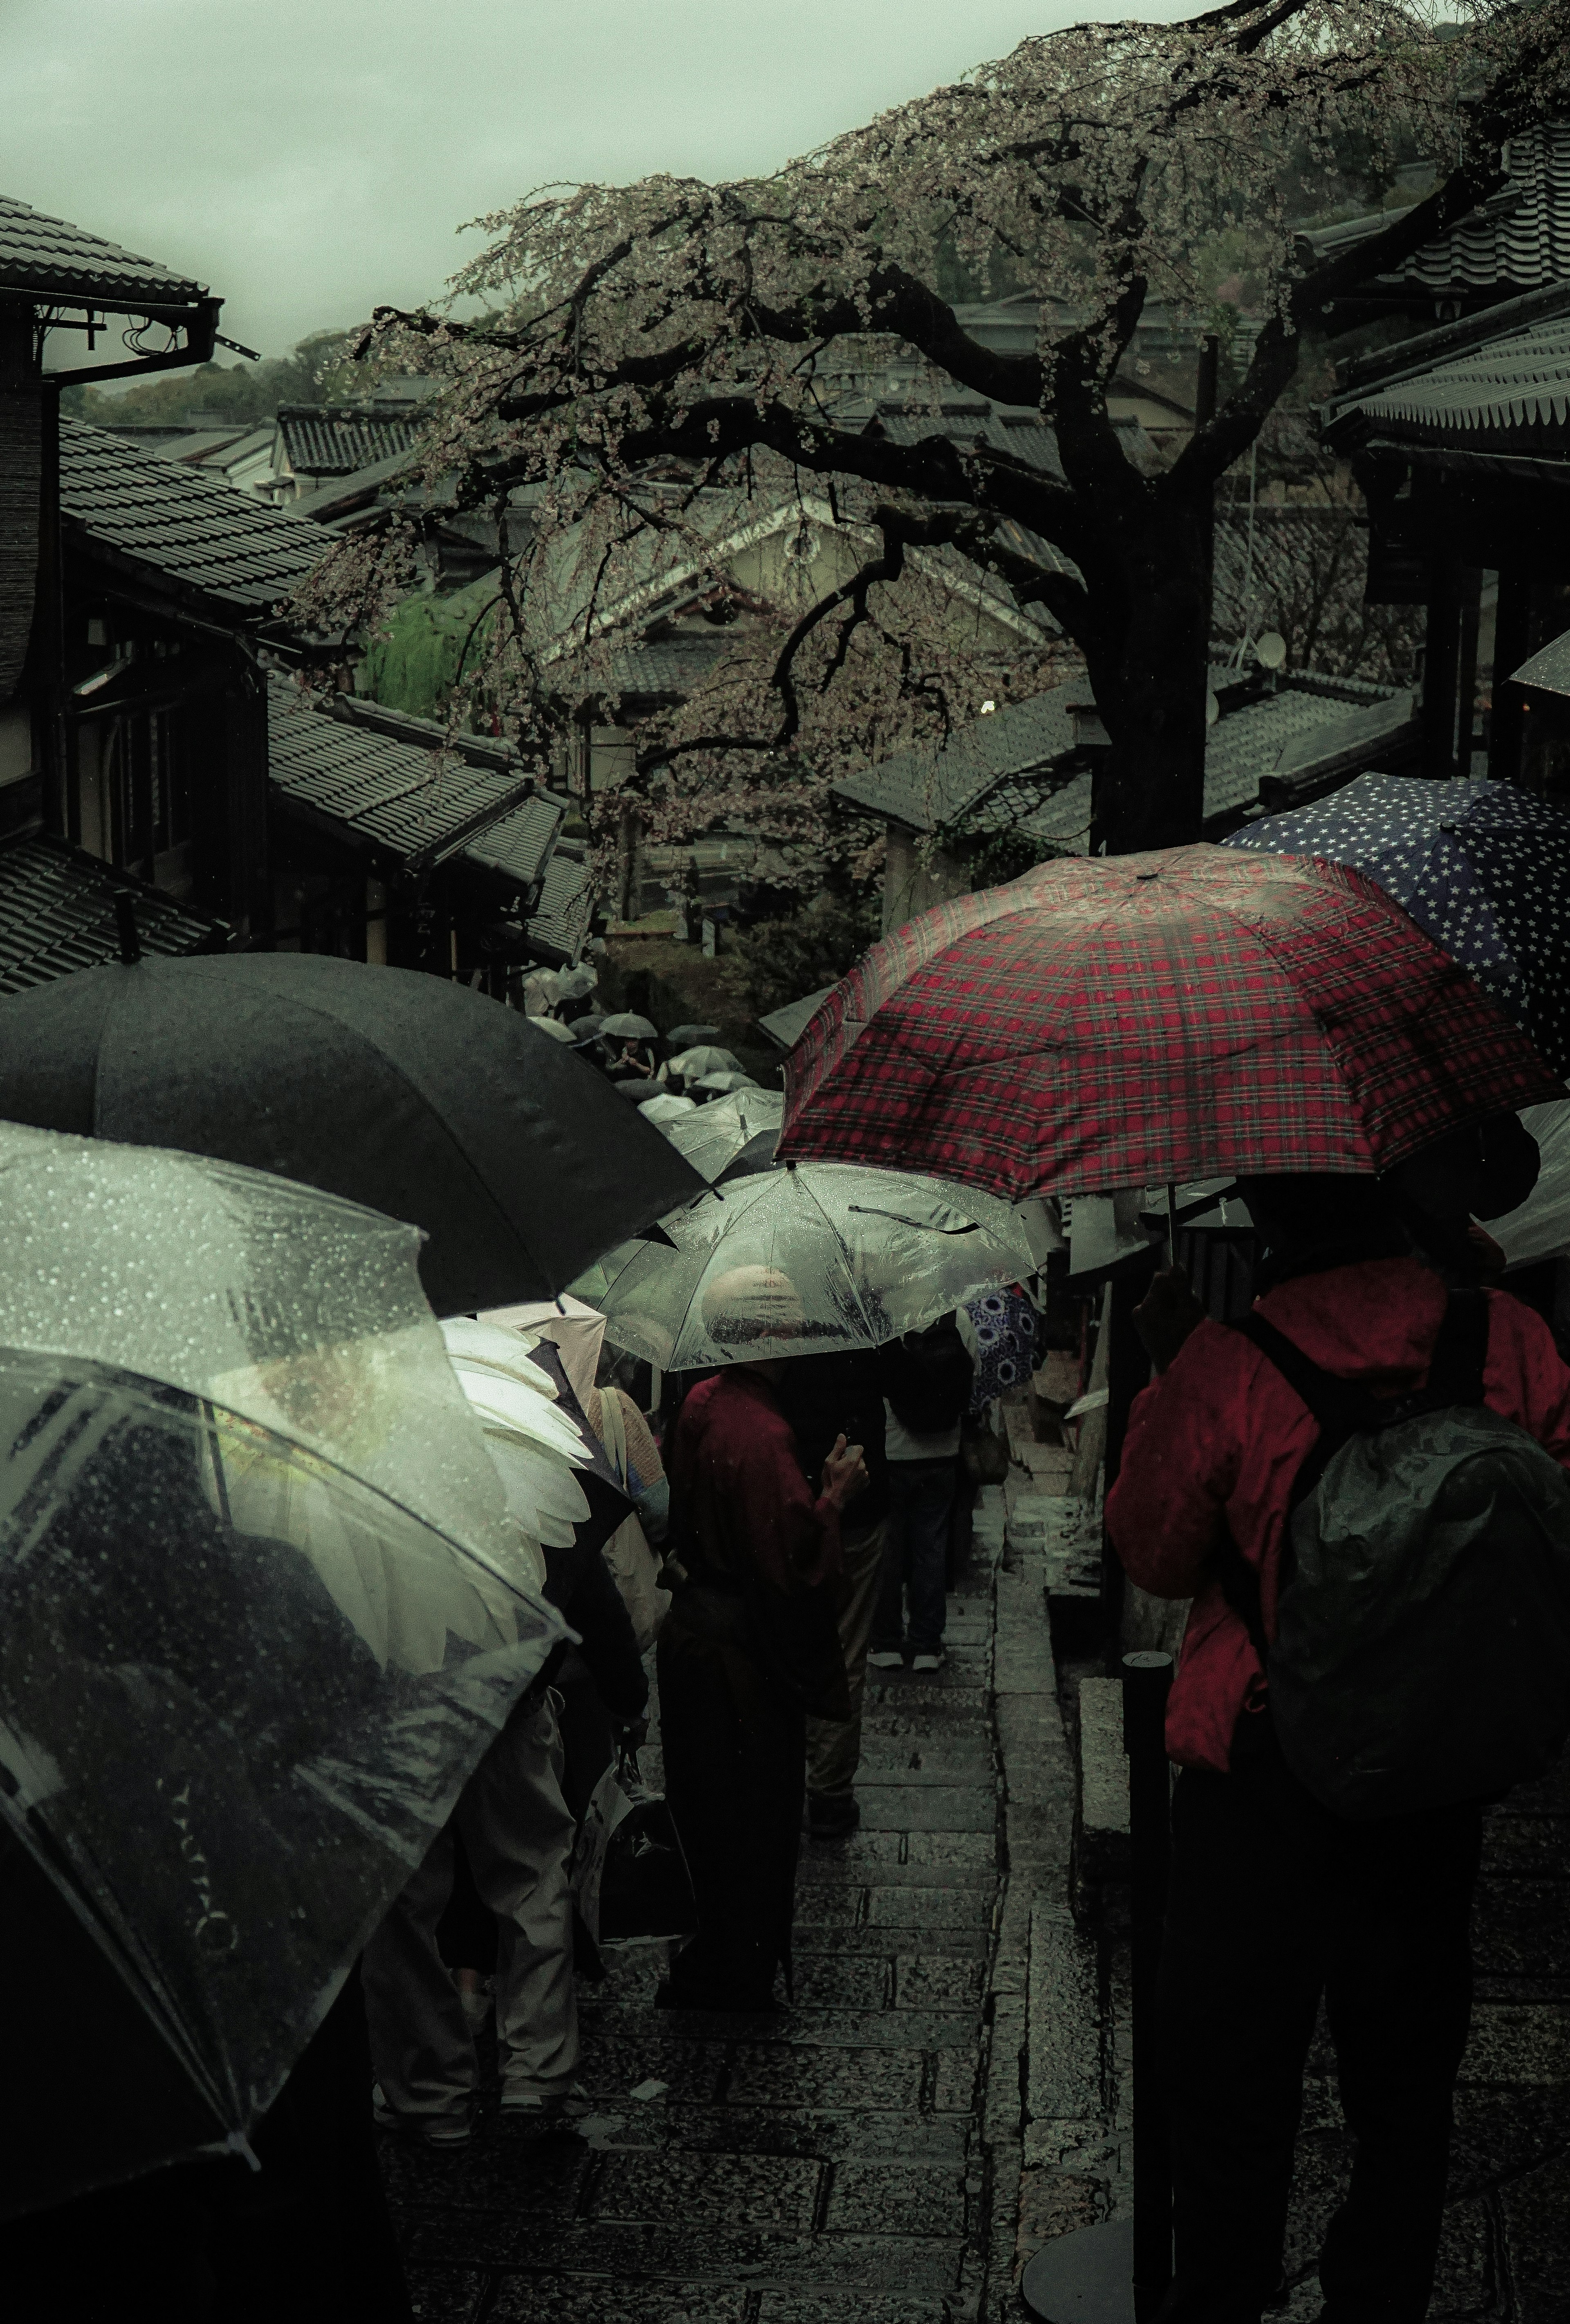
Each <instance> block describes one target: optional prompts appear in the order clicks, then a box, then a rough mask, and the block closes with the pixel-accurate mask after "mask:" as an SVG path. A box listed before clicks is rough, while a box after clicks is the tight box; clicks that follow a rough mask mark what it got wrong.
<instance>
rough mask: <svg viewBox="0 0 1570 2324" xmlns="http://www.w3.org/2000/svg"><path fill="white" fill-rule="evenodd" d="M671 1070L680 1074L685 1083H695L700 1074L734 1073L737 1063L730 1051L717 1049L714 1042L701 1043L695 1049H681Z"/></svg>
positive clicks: (673, 1061) (673, 1060) (671, 1065)
mask: <svg viewBox="0 0 1570 2324" xmlns="http://www.w3.org/2000/svg"><path fill="white" fill-rule="evenodd" d="M670 1070H671V1072H672V1073H673V1074H680V1075H681V1077H682V1079H683V1080H684V1082H695V1081H696V1080H697V1078H698V1076H699V1074H729V1073H734V1072H735V1071H736V1070H737V1063H736V1059H735V1057H734V1056H732V1055H731V1053H730V1050H729V1049H720V1048H716V1047H715V1046H714V1044H713V1042H712V1041H700V1042H699V1043H698V1045H697V1047H695V1048H692V1049H679V1050H678V1051H677V1052H676V1054H675V1056H674V1057H673V1058H672V1059H671V1062H670Z"/></svg>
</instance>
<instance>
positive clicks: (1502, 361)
mask: <svg viewBox="0 0 1570 2324" xmlns="http://www.w3.org/2000/svg"><path fill="white" fill-rule="evenodd" d="M1566 303H1567V305H1570V286H1567V288H1566ZM1399 355H1400V350H1399V348H1393V349H1391V368H1392V369H1394V368H1395V367H1396V362H1397V360H1398V359H1399ZM1330 424H1331V426H1332V428H1333V429H1335V430H1336V432H1342V431H1344V430H1345V429H1347V428H1348V427H1349V426H1350V427H1351V428H1352V429H1354V430H1355V432H1356V433H1357V434H1358V435H1359V436H1360V437H1362V438H1364V439H1367V438H1374V437H1377V438H1381V439H1382V440H1387V441H1390V442H1393V443H1397V444H1413V445H1443V446H1445V447H1446V448H1451V447H1454V448H1455V449H1456V450H1471V451H1480V452H1490V453H1510V452H1538V453H1543V452H1551V453H1560V454H1562V453H1565V452H1566V451H1570V313H1566V314H1563V315H1556V316H1545V317H1544V318H1542V319H1540V320H1539V321H1537V322H1533V323H1529V324H1528V325H1526V326H1525V327H1514V328H1510V329H1508V330H1505V331H1502V332H1501V333H1500V334H1499V335H1498V336H1497V337H1492V338H1488V339H1485V340H1484V341H1483V343H1482V344H1481V345H1480V346H1473V347H1469V348H1467V349H1465V350H1464V352H1463V353H1461V354H1458V355H1449V356H1444V357H1440V358H1439V359H1437V360H1436V361H1435V362H1433V363H1431V364H1428V365H1427V366H1426V367H1425V368H1423V369H1421V370H1419V371H1416V372H1414V373H1412V374H1410V375H1409V377H1407V378H1404V379H1402V378H1397V379H1393V380H1391V381H1389V383H1388V384H1385V385H1380V384H1378V383H1373V384H1372V385H1370V386H1369V387H1368V388H1366V389H1364V390H1363V391H1362V392H1354V393H1352V394H1349V395H1344V396H1341V397H1339V398H1337V400H1336V403H1335V404H1334V406H1333V407H1332V417H1331V423H1330Z"/></svg>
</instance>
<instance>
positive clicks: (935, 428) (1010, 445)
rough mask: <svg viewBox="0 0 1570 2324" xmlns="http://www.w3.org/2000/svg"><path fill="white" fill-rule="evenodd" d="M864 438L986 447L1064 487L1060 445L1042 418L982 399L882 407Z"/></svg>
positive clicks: (892, 441)
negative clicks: (918, 407) (929, 407)
mask: <svg viewBox="0 0 1570 2324" xmlns="http://www.w3.org/2000/svg"><path fill="white" fill-rule="evenodd" d="M864 433H866V434H867V435H869V436H878V437H881V438H883V439H884V441H885V442H886V443H889V444H919V443H921V442H923V439H925V438H932V437H933V436H946V437H948V438H950V441H951V442H953V443H956V444H986V445H988V446H989V447H991V449H992V450H993V451H995V452H1005V453H1007V454H1008V456H1009V457H1010V458H1012V459H1015V460H1020V461H1023V462H1024V464H1025V465H1026V466H1028V467H1032V468H1039V469H1040V470H1041V471H1042V474H1043V475H1049V476H1051V477H1052V478H1053V479H1054V481H1056V482H1061V481H1062V475H1063V464H1062V462H1061V460H1060V458H1059V457H1058V439H1057V437H1056V435H1055V434H1054V433H1053V431H1052V429H1051V428H1049V427H1047V426H1046V425H1045V423H1044V422H1043V420H1042V418H1041V415H1040V414H1039V413H1038V412H1034V411H1015V410H1008V409H1007V408H1006V407H1005V408H1003V409H999V407H998V406H996V404H991V403H987V402H985V401H983V400H982V399H981V398H980V397H979V396H956V397H954V398H952V399H951V400H950V401H945V402H943V403H941V404H940V406H939V408H938V410H936V411H909V410H905V409H904V408H903V407H902V406H900V405H898V404H895V403H880V404H879V405H878V407H877V414H876V416H875V417H874V418H873V419H872V420H869V421H868V425H867V428H866V429H865V430H864Z"/></svg>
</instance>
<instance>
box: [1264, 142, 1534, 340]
mask: <svg viewBox="0 0 1570 2324" xmlns="http://www.w3.org/2000/svg"><path fill="white" fill-rule="evenodd" d="M1404 215H1405V212H1404V211H1402V210H1400V209H1390V210H1382V211H1376V212H1375V213H1374V214H1373V216H1371V217H1360V218H1348V219H1346V220H1345V221H1344V223H1343V224H1341V225H1340V226H1326V227H1324V228H1323V229H1321V230H1320V231H1319V232H1318V233H1314V234H1309V235H1305V236H1304V237H1303V238H1304V240H1305V241H1306V242H1308V244H1310V245H1311V247H1312V248H1313V250H1314V251H1315V253H1316V254H1318V255H1319V256H1321V257H1326V258H1328V257H1332V256H1335V255H1336V254H1338V253H1339V252H1341V251H1343V250H1347V249H1353V248H1355V246H1356V245H1357V244H1358V243H1360V242H1366V241H1367V240H1369V239H1370V238H1371V237H1372V236H1373V235H1375V234H1378V233H1379V232H1381V231H1382V228H1384V227H1385V226H1391V225H1393V224H1394V223H1395V221H1396V219H1397V218H1399V217H1403V216H1404ZM1563 281H1570V122H1563V121H1548V122H1540V123H1538V124H1537V125H1536V126H1535V127H1533V128H1531V129H1529V130H1526V131H1524V132H1523V133H1522V134H1521V135H1520V136H1519V137H1512V138H1511V140H1510V182H1509V184H1508V185H1506V186H1503V187H1501V189H1500V191H1499V192H1498V193H1497V194H1495V195H1494V196H1493V198H1492V200H1491V201H1487V202H1484V203H1483V204H1482V206H1481V207H1480V208H1478V209H1476V210H1474V212H1473V214H1472V216H1471V217H1466V218H1463V219H1462V221H1461V222H1460V224H1459V225H1458V226H1453V227H1452V228H1451V230H1450V232H1449V233H1448V234H1447V235H1442V236H1441V237H1440V239H1439V240H1438V241H1437V242H1429V243H1425V244H1423V247H1422V248H1421V249H1420V250H1419V251H1416V252H1414V254H1412V256H1411V257H1410V258H1409V259H1408V260H1407V262H1406V263H1405V265H1404V266H1401V267H1400V268H1399V269H1392V271H1391V272H1390V273H1388V274H1382V275H1378V276H1376V277H1375V278H1374V280H1373V282H1372V283H1370V284H1368V285H1366V286H1364V287H1365V289H1377V290H1380V291H1395V290H1404V291H1419V292H1422V293H1425V294H1428V295H1431V296H1432V297H1434V298H1436V299H1446V298H1449V299H1465V298H1467V297H1469V296H1473V297H1474V296H1475V295H1476V294H1477V293H1478V292H1486V293H1487V294H1488V295H1490V296H1491V297H1493V298H1504V297H1508V296H1509V295H1510V292H1512V291H1536V290H1538V289H1540V288H1541V287H1542V285H1543V284H1545V283H1548V282H1563Z"/></svg>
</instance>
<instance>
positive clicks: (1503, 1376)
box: [1106, 1259, 1570, 1775]
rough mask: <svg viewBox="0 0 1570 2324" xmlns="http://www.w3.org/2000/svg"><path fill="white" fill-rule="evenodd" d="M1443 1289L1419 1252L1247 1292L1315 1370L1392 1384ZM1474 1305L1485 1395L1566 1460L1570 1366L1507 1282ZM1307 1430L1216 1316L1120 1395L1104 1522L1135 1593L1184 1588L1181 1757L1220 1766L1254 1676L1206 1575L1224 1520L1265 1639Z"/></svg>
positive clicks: (1432, 1329) (1271, 1377)
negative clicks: (1126, 1397) (1125, 1405)
mask: <svg viewBox="0 0 1570 2324" xmlns="http://www.w3.org/2000/svg"><path fill="white" fill-rule="evenodd" d="M1446 1296H1447V1294H1446V1287H1445V1285H1444V1284H1443V1282H1442V1281H1441V1280H1440V1278H1439V1277H1438V1276H1437V1275H1436V1274H1435V1273H1434V1272H1433V1270H1432V1269H1431V1268H1428V1267H1425V1266H1424V1265H1423V1264H1422V1263H1421V1261H1420V1260H1418V1259H1371V1260H1367V1261H1365V1262H1364V1263H1363V1264H1362V1265H1360V1266H1356V1267H1336V1268H1327V1269H1326V1270H1325V1271H1324V1273H1322V1274H1318V1275H1301V1276H1298V1277H1294V1278H1293V1279H1292V1280H1291V1281H1290V1282H1287V1283H1283V1284H1281V1285H1279V1286H1277V1288H1276V1289H1275V1290H1273V1291H1271V1292H1268V1293H1267V1294H1266V1295H1265V1296H1264V1297H1263V1298H1262V1299H1260V1300H1258V1301H1257V1302H1256V1303H1255V1304H1256V1307H1257V1310H1258V1313H1259V1314H1262V1315H1264V1316H1266V1317H1268V1319H1269V1320H1270V1322H1271V1323H1273V1324H1274V1325H1275V1327H1276V1329H1277V1330H1278V1331H1280V1332H1284V1333H1286V1335H1287V1337H1288V1339H1289V1340H1293V1341H1295V1342H1297V1344H1298V1346H1299V1348H1301V1349H1302V1351H1303V1352H1304V1354H1305V1355H1307V1356H1308V1357H1310V1358H1311V1359H1312V1360H1313V1361H1314V1362H1315V1363H1317V1364H1318V1365H1319V1367H1320V1368H1321V1369H1323V1370H1325V1371H1327V1372H1333V1373H1334V1374H1335V1375H1336V1377H1337V1378H1338V1379H1355V1380H1361V1381H1363V1383H1364V1384H1365V1385H1366V1386H1367V1387H1368V1388H1370V1389H1371V1390H1372V1391H1373V1394H1374V1395H1376V1396H1402V1395H1409V1394H1410V1393H1411V1392H1412V1391H1413V1390H1414V1389H1416V1388H1421V1386H1422V1385H1423V1382H1424V1381H1425V1379H1427V1378H1428V1362H1429V1359H1430V1357H1431V1356H1432V1354H1433V1350H1434V1342H1435V1341H1436V1339H1437V1336H1438V1332H1439V1325H1440V1323H1441V1321H1442V1320H1443V1318H1444V1314H1445V1306H1446ZM1488 1305H1489V1331H1488V1360H1487V1364H1486V1366H1485V1368H1484V1371H1483V1396H1484V1401H1485V1402H1486V1403H1487V1404H1488V1405H1489V1406H1491V1407H1492V1410H1493V1411H1495V1412H1498V1413H1502V1414H1503V1415H1504V1416H1505V1417H1506V1418H1507V1419H1510V1420H1515V1421H1519V1422H1520V1425H1521V1426H1522V1427H1523V1428H1525V1429H1526V1430H1527V1431H1528V1432H1529V1434H1531V1435H1533V1436H1535V1437H1536V1438H1537V1440H1538V1443H1539V1444H1543V1445H1546V1446H1547V1450H1548V1451H1549V1452H1552V1453H1553V1455H1554V1457H1555V1459H1556V1461H1558V1462H1560V1464H1561V1466H1562V1467H1565V1468H1567V1469H1570V1370H1567V1369H1565V1365H1564V1364H1563V1363H1562V1362H1561V1361H1560V1359H1559V1354H1558V1351H1557V1350H1556V1347H1555V1345H1554V1341H1553V1335H1552V1333H1550V1332H1549V1330H1548V1328H1547V1324H1546V1323H1543V1321H1542V1320H1541V1318H1540V1317H1539V1316H1538V1315H1536V1314H1534V1313H1533V1312H1532V1310H1531V1309H1530V1308H1529V1307H1523V1306H1522V1305H1521V1303H1520V1300H1519V1299H1512V1298H1511V1297H1510V1296H1509V1295H1508V1294H1507V1293H1505V1292H1501V1291H1491V1292H1490V1293H1489V1294H1488ZM1318 1433H1319V1432H1318V1425H1317V1424H1316V1422H1315V1420H1314V1418H1313V1416H1312V1415H1311V1413H1310V1412H1309V1411H1308V1407H1307V1406H1306V1405H1304V1404H1303V1402H1302V1401H1301V1399H1300V1398H1299V1397H1298V1396H1297V1395H1296V1394H1295V1392H1294V1391H1293V1390H1292V1389H1291V1388H1289V1387H1288V1385H1287V1383H1286V1381H1285V1379H1283V1378H1282V1377H1281V1373H1280V1372H1279V1371H1277V1369H1276V1368H1275V1366H1274V1365H1273V1364H1272V1362H1271V1361H1270V1360H1269V1359H1268V1357H1266V1356H1264V1355H1262V1353H1261V1351H1259V1349H1257V1348H1256V1347H1255V1346H1254V1344H1253V1342H1252V1341H1251V1340H1248V1339H1245V1338H1244V1334H1243V1333H1241V1332H1234V1331H1230V1330H1228V1329H1227V1328H1226V1325H1224V1324H1220V1323H1209V1322H1206V1323H1200V1324H1199V1325H1198V1328H1197V1329H1196V1330H1195V1331H1194V1332H1193V1333H1191V1334H1190V1335H1189V1338H1188V1339H1187V1340H1186V1341H1185V1342H1184V1343H1183V1347H1182V1349H1181V1351H1180V1353H1179V1355H1178V1356H1177V1358H1176V1360H1174V1362H1173V1363H1172V1364H1171V1367H1170V1368H1169V1369H1168V1370H1167V1371H1166V1372H1165V1374H1164V1375H1163V1376H1162V1377H1161V1379H1158V1380H1156V1381H1154V1382H1153V1383H1152V1386H1151V1387H1149V1388H1145V1389H1144V1390H1143V1391H1142V1393H1141V1394H1140V1395H1139V1396H1138V1397H1135V1399H1134V1410H1133V1413H1132V1415H1131V1416H1130V1420H1129V1426H1128V1435H1127V1437H1126V1439H1125V1444H1124V1452H1123V1465H1122V1468H1121V1470H1120V1471H1119V1474H1118V1479H1117V1482H1116V1485H1115V1486H1114V1487H1113V1489H1112V1491H1111V1493H1110V1495H1109V1496H1108V1499H1107V1503H1106V1524H1107V1530H1108V1532H1109V1534H1110V1535H1111V1538H1112V1544H1113V1546H1114V1548H1115V1549H1116V1552H1117V1554H1118V1556H1119V1557H1120V1558H1121V1559H1122V1561H1123V1564H1124V1568H1125V1572H1128V1573H1129V1574H1130V1575H1131V1576H1132V1577H1133V1579H1134V1581H1135V1582H1138V1584H1139V1586H1140V1588H1141V1589H1142V1590H1148V1591H1152V1593H1153V1594H1154V1595H1155V1596H1156V1597H1158V1598H1189V1597H1191V1598H1192V1599H1193V1600H1194V1603H1193V1607H1192V1609H1191V1610H1190V1612H1189V1627H1188V1629H1187V1631H1186V1632H1185V1634H1184V1637H1183V1652H1182V1657H1181V1660H1180V1664H1179V1667H1178V1674H1177V1677H1176V1679H1175V1680H1174V1682H1173V1684H1172V1692H1171V1701H1170V1703H1169V1706H1168V1711H1167V1749H1168V1752H1169V1754H1170V1755H1171V1757H1172V1758H1174V1759H1176V1760H1178V1761H1180V1763H1181V1764H1182V1765H1183V1766H1189V1767H1208V1768H1211V1769H1213V1770H1215V1771H1216V1772H1217V1774H1222V1775H1224V1774H1226V1770H1227V1766H1228V1753H1229V1750H1230V1748H1231V1742H1232V1730H1233V1728H1234V1726H1235V1723H1236V1720H1237V1714H1238V1712H1239V1711H1240V1710H1241V1709H1242V1708H1243V1705H1244V1701H1247V1700H1248V1699H1249V1697H1250V1696H1251V1695H1252V1694H1253V1692H1254V1691H1255V1689H1256V1688H1257V1687H1258V1685H1259V1684H1260V1683H1261V1682H1262V1677H1263V1673H1262V1669H1261V1665H1260V1660H1259V1656H1258V1655H1257V1654H1256V1653H1255V1652H1254V1649H1253V1643H1252V1641H1251V1639H1250V1637H1249V1635H1248V1629H1247V1626H1246V1625H1245V1624H1244V1621H1243V1619H1242V1617H1241V1616H1240V1615H1238V1614H1236V1613H1235V1612H1234V1610H1233V1609H1232V1608H1231V1606H1229V1605H1228V1603H1227V1601H1226V1597H1225V1596H1224V1594H1223V1591H1222V1588H1221V1584H1220V1582H1219V1580H1218V1579H1217V1574H1216V1572H1215V1568H1214V1564H1213V1560H1214V1556H1215V1553H1216V1550H1217V1546H1218V1545H1219V1543H1220V1542H1221V1540H1222V1539H1223V1538H1224V1521H1225V1526H1226V1528H1227V1529H1230V1532H1231V1535H1232V1537H1233V1539H1234V1540H1235V1542H1236V1544H1237V1546H1238V1547H1239V1549H1241V1551H1242V1552H1243V1554H1244V1557H1246V1558H1247V1559H1248V1561H1249V1563H1251V1564H1252V1565H1253V1566H1255V1567H1256V1568H1257V1569H1258V1572H1259V1577H1260V1605H1261V1610H1262V1615H1263V1618H1264V1629H1265V1636H1266V1637H1269V1638H1273V1637H1274V1636H1275V1629H1276V1592H1277V1588H1278V1585H1279V1572H1280V1564H1281V1536H1282V1531H1283V1528H1284V1526H1285V1524H1286V1520H1287V1516H1288V1510H1289V1504H1290V1497H1291V1489H1292V1481H1293V1479H1294V1478H1295V1477H1296V1475H1297V1473H1298V1470H1299V1465H1300V1463H1301V1462H1302V1460H1303V1456H1304V1454H1305V1453H1306V1452H1308V1450H1309V1448H1310V1446H1311V1445H1312V1444H1313V1443H1314V1441H1315V1439H1316V1438H1317V1436H1318Z"/></svg>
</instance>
